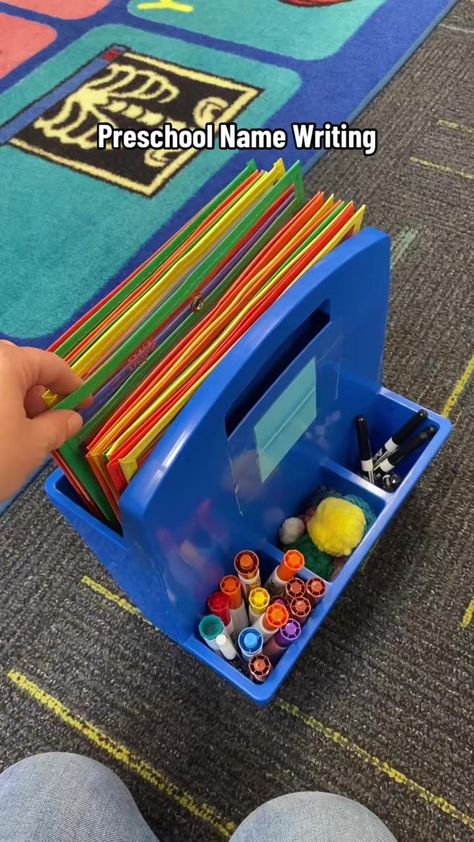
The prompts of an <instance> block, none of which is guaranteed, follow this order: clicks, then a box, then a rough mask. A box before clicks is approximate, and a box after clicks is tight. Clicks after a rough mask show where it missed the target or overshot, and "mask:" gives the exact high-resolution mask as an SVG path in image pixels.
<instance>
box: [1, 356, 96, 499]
mask: <svg viewBox="0 0 474 842" xmlns="http://www.w3.org/2000/svg"><path fill="white" fill-rule="evenodd" d="M81 384H82V381H81V379H80V378H79V377H78V376H77V375H76V374H74V373H73V371H71V369H70V368H69V366H68V364H67V363H66V362H64V360H62V359H61V358H60V357H58V356H56V354H51V353H50V352H49V351H40V350H38V349H36V348H19V347H17V346H16V345H13V344H12V343H11V342H2V341H0V501H2V500H7V499H8V498H9V497H11V495H12V494H14V493H15V492H16V491H18V490H19V489H20V488H21V487H22V485H23V484H24V483H25V482H26V480H27V479H28V477H29V476H30V474H31V473H32V472H33V471H34V470H35V469H36V468H39V467H40V466H41V465H42V464H43V462H44V460H45V459H46V457H47V455H48V453H49V452H50V451H51V450H56V448H58V447H61V446H62V445H63V444H64V442H65V441H66V440H67V439H68V438H71V436H73V435H75V434H76V433H78V432H79V430H80V429H81V427H82V418H81V416H80V415H79V413H78V412H72V411H71V410H68V409H58V410H55V409H52V410H48V411H46V407H45V404H44V402H43V400H42V399H41V395H42V393H43V392H44V391H45V389H47V388H49V389H52V390H53V392H56V393H57V394H59V395H61V396H64V395H68V394H70V392H73V391H74V390H75V389H77V388H78V387H79V386H80V385H81Z"/></svg>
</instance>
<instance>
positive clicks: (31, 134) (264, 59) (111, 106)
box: [0, 0, 454, 347]
mask: <svg viewBox="0 0 474 842" xmlns="http://www.w3.org/2000/svg"><path fill="white" fill-rule="evenodd" d="M453 3H454V0H417V3H416V4H415V6H414V4H413V2H412V0H347V2H344V3H341V2H336V0H314V2H313V0H311V1H310V2H304V3H302V2H301V0H258V2H256V0H239V2H238V3H237V2H236V0H152V2H143V1H142V0H76V2H74V3H64V2H62V0H4V2H0V197H1V199H0V231H1V235H0V238H1V255H2V273H1V274H0V338H1V337H3V338H7V339H13V340H14V341H17V342H19V343H21V344H32V345H36V346H40V347H47V346H48V345H50V344H51V342H52V341H53V340H54V339H55V338H56V337H57V336H58V335H59V334H60V333H62V332H63V331H64V330H65V329H66V328H67V327H68V326H69V325H70V324H71V323H72V322H73V321H75V320H76V319H77V318H78V317H79V316H80V315H81V314H82V313H84V312H85V311H86V310H87V309H89V307H90V306H91V305H92V304H94V303H95V302H96V301H97V300H98V298H100V297H102V296H103V295H104V294H105V293H106V292H107V291H108V290H109V289H110V288H111V287H112V286H114V285H115V283H116V282H117V280H120V279H122V278H123V277H126V276H127V274H128V273H129V272H130V271H131V269H133V268H135V266H136V265H137V264H138V263H141V262H142V260H143V259H144V258H145V257H146V256H148V255H149V254H150V253H151V252H152V251H154V250H155V249H156V248H157V246H158V245H160V244H161V243H162V242H163V241H165V240H166V239H167V238H168V237H169V236H170V235H171V234H173V233H174V232H175V231H176V230H178V229H179V228H181V226H182V225H183V224H184V223H185V222H186V221H187V220H188V219H189V218H191V217H192V216H193V215H194V214H195V213H196V212H197V211H198V210H199V209H200V208H201V207H203V206H204V205H205V204H206V203H207V202H208V201H209V200H210V199H211V198H212V197H213V196H214V195H215V194H216V193H218V192H219V191H220V190H221V189H222V187H223V186H224V185H225V184H227V183H228V182H229V181H230V180H231V179H232V178H233V177H234V176H235V175H236V173H238V172H239V171H240V170H241V169H242V168H243V167H244V165H245V164H246V163H247V160H248V158H249V157H252V156H253V155H254V153H253V152H251V151H250V152H249V151H248V150H242V151H239V150H233V149H219V148H218V147H216V148H214V149H205V150H201V151H196V150H178V151H173V150H161V149H153V148H152V149H147V150H143V149H133V150H126V151H123V150H120V149H118V150H111V149H110V148H107V149H104V150H98V149H97V145H96V128H95V127H96V124H97V122H107V123H109V124H111V125H113V126H114V127H115V128H118V129H126V128H128V129H135V130H136V131H139V130H140V129H143V128H144V127H146V128H150V127H151V128H153V129H156V128H160V126H161V125H162V123H163V122H171V123H172V124H173V125H174V126H176V127H178V126H179V127H181V128H183V127H199V128H202V127H203V126H205V125H206V124H207V123H216V122H218V121H219V122H225V123H229V122H235V123H236V124H237V125H238V127H239V128H261V127H269V128H272V129H275V128H280V129H285V130H286V131H287V133H288V145H287V147H286V149H285V150H284V154H285V157H286V160H287V162H288V163H292V162H293V161H294V160H295V158H296V157H299V158H300V159H301V161H302V162H303V164H304V165H305V166H307V165H309V164H310V162H312V161H314V159H315V156H317V154H318V151H317V149H315V148H311V147H310V148H308V149H301V150H298V151H296V149H295V145H294V142H293V135H292V131H291V126H292V124H293V123H294V122H297V123H300V122H306V121H308V122H313V123H314V122H316V123H317V124H318V126H321V125H323V124H324V123H325V121H330V122H331V123H335V124H339V123H341V122H342V121H345V120H349V119H352V118H353V117H354V116H355V115H356V114H358V113H359V112H360V111H361V109H362V108H363V107H364V105H365V104H366V103H367V102H369V101H370V99H372V98H373V96H374V95H375V94H376V93H377V91H379V90H380V89H381V88H382V87H383V86H384V85H385V84H386V82H387V81H388V79H389V78H390V77H391V76H392V75H393V73H394V72H395V71H396V70H397V68H398V67H399V66H400V65H401V64H402V63H403V62H404V61H405V60H406V58H407V57H408V56H409V55H410V54H411V53H412V52H413V50H414V49H415V48H416V47H417V45H418V44H419V43H420V42H421V41H423V39H424V38H425V37H426V35H427V34H428V33H429V32H430V31H431V29H432V28H433V26H434V25H435V24H436V23H437V22H438V21H439V20H440V19H441V18H442V17H443V16H444V15H445V14H446V12H447V11H448V10H449V8H450V7H451V6H452V5H453ZM254 157H255V158H256V160H257V163H258V165H259V166H261V167H264V168H269V167H270V166H271V164H272V163H273V161H274V159H275V152H274V150H267V151H259V152H256V153H255V155H254ZM20 220H21V222H20ZM32 302H33V306H32Z"/></svg>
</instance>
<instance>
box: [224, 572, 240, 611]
mask: <svg viewBox="0 0 474 842" xmlns="http://www.w3.org/2000/svg"><path fill="white" fill-rule="evenodd" d="M220 589H221V591H222V593H224V594H226V596H228V598H229V608H231V609H235V608H240V606H241V605H242V602H243V597H242V589H241V587H240V579H239V577H238V576H224V578H223V579H221V583H220Z"/></svg>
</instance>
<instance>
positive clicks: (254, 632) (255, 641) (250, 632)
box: [238, 626, 263, 661]
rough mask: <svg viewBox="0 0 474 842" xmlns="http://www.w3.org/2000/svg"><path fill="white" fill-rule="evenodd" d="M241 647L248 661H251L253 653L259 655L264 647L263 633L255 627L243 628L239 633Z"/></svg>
mask: <svg viewBox="0 0 474 842" xmlns="http://www.w3.org/2000/svg"><path fill="white" fill-rule="evenodd" d="M238 642H239V647H240V651H241V652H242V655H243V657H244V658H245V660H246V661H250V658H252V656H253V655H259V654H260V652H261V651H262V649H263V636H262V633H261V632H260V631H259V630H258V629H255V628H252V627H251V626H249V628H246V629H242V631H241V632H240V634H239V639H238Z"/></svg>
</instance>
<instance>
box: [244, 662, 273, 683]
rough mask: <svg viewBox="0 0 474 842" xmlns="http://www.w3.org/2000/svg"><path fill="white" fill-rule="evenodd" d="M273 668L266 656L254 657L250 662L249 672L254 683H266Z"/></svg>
mask: <svg viewBox="0 0 474 842" xmlns="http://www.w3.org/2000/svg"><path fill="white" fill-rule="evenodd" d="M272 669H273V667H272V664H271V661H270V658H268V657H267V656H266V655H254V656H253V657H252V658H250V661H249V672H250V675H251V676H252V678H253V679H254V681H258V682H259V683H261V682H262V681H266V680H267V678H268V676H269V675H270V673H271V671H272Z"/></svg>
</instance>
